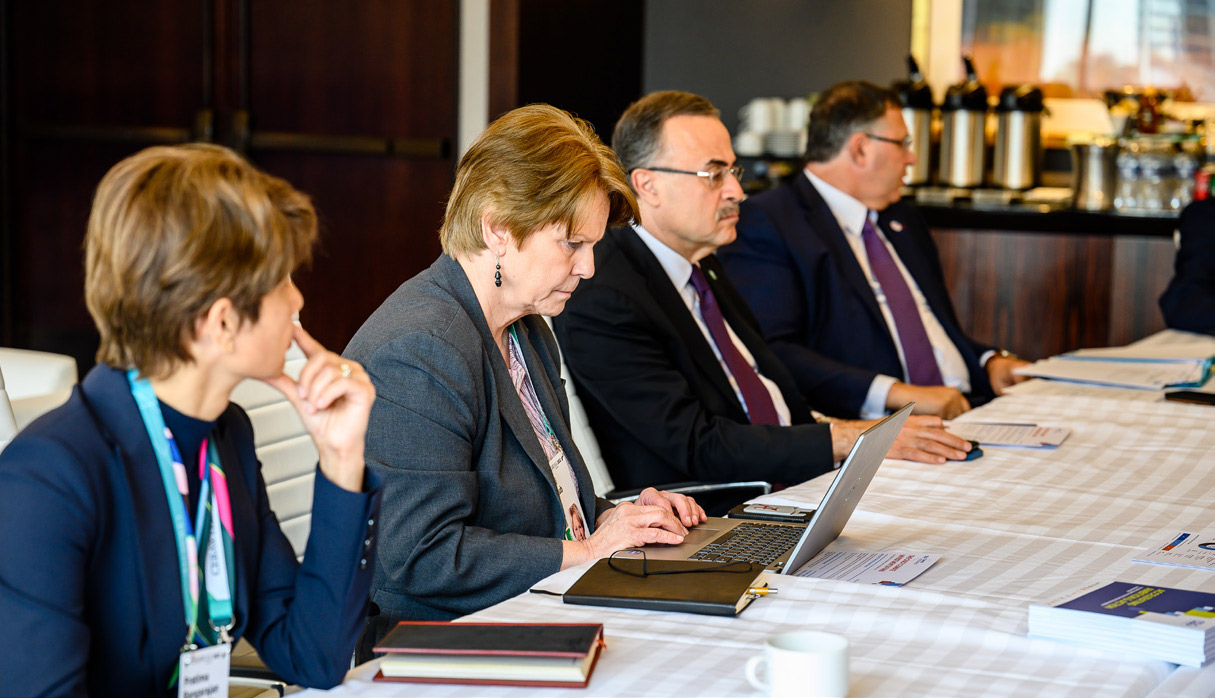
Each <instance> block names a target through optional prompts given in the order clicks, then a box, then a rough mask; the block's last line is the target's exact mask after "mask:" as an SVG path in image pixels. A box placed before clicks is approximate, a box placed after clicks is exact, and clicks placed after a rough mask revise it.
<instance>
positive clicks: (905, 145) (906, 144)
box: [861, 131, 911, 150]
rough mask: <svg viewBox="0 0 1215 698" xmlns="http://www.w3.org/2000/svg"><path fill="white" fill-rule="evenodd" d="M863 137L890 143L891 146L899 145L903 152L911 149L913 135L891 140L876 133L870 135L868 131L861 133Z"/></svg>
mask: <svg viewBox="0 0 1215 698" xmlns="http://www.w3.org/2000/svg"><path fill="white" fill-rule="evenodd" d="M861 135H864V136H867V137H869V138H872V139H874V140H878V141H882V142H883V143H889V144H890V145H897V146H898V147H900V148H902V149H903V150H907V149H909V148H910V147H911V134H907V135H906V136H904V137H903V138H901V139H900V138H890V137H889V136H879V135H877V134H876V133H869V132H868V131H861Z"/></svg>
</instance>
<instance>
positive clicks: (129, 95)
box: [0, 0, 458, 368]
mask: <svg viewBox="0 0 1215 698" xmlns="http://www.w3.org/2000/svg"><path fill="white" fill-rule="evenodd" d="M0 2H3V4H2V5H0V16H2V18H3V24H2V25H0V29H3V33H4V38H5V42H4V45H3V47H2V51H3V56H4V60H3V64H2V65H3V67H4V74H3V76H2V77H3V79H2V80H0V86H2V87H3V100H2V102H0V104H3V115H2V118H0V126H3V128H4V133H3V139H4V143H5V146H6V147H5V149H4V152H3V153H0V158H2V160H3V163H2V167H0V172H3V173H4V180H3V182H2V185H3V192H4V200H5V202H6V211H5V212H4V218H3V223H4V230H3V231H2V235H0V243H2V245H3V249H2V250H0V252H2V253H3V254H4V256H5V267H6V268H8V269H11V270H12V273H11V274H6V276H7V277H8V278H5V279H4V280H3V283H0V293H4V294H5V296H6V298H5V303H4V304H3V307H4V308H8V309H9V310H8V312H6V314H5V315H4V316H3V317H0V320H2V321H3V322H2V326H0V342H2V343H4V344H9V345H13V346H20V347H29V348H35V349H43V350H48V351H57V352H62V353H67V354H71V355H74V356H76V357H77V359H78V361H79V362H80V363H81V366H82V368H86V367H87V366H88V365H90V364H91V363H92V354H93V352H94V350H95V348H96V344H97V337H96V334H95V331H94V329H93V326H92V322H91V320H90V318H89V317H88V314H87V312H86V311H85V308H84V303H83V274H82V265H81V242H82V240H83V236H84V230H85V222H86V219H87V215H88V210H89V204H90V199H91V196H92V192H93V189H94V187H95V186H96V184H97V181H98V180H99V179H100V178H101V176H102V174H104V172H105V171H106V170H107V169H108V168H109V167H110V166H112V165H113V164H114V163H116V162H117V161H118V160H120V159H121V158H123V157H125V156H126V155H129V154H131V153H133V152H135V151H137V150H139V149H141V148H143V147H146V146H147V145H151V144H154V143H171V142H184V141H188V140H210V141H213V142H219V143H223V144H225V145H230V146H233V147H236V148H238V149H240V150H242V151H243V152H245V153H246V154H247V155H248V157H249V158H250V159H251V160H252V161H253V162H254V163H256V164H257V165H259V166H260V167H262V168H263V169H265V170H267V171H269V172H271V173H272V174H275V175H278V176H280V177H283V178H285V179H287V180H288V181H289V182H291V183H292V184H294V185H295V186H296V187H297V188H299V189H301V190H303V191H305V192H307V193H309V194H310V195H311V196H312V197H313V200H314V202H315V204H316V206H317V209H318V211H319V213H320V217H321V241H320V245H319V248H318V250H317V254H316V256H315V261H314V264H313V266H312V268H311V269H310V270H303V271H302V272H301V273H299V274H297V281H298V283H299V286H300V288H301V290H302V291H303V292H304V295H305V298H306V305H305V307H304V310H303V312H302V313H301V317H302V319H303V322H304V324H305V326H306V327H308V328H309V329H310V330H311V331H312V332H313V334H314V335H315V336H317V337H318V338H319V339H320V340H321V341H322V342H324V343H326V344H327V345H328V346H330V348H332V349H335V350H338V351H340V350H341V349H342V348H344V346H345V344H346V342H347V341H348V340H349V338H350V336H351V335H352V334H353V333H354V331H355V330H356V329H357V328H358V327H359V325H360V324H361V323H362V322H363V320H364V319H366V317H367V316H368V315H369V314H370V313H371V311H372V310H374V309H375V308H376V307H377V306H378V305H379V304H380V302H382V301H383V299H384V298H385V297H386V296H387V295H388V294H389V293H391V292H392V290H393V289H395V288H396V287H397V286H398V285H399V284H400V283H401V282H402V281H404V280H405V279H408V278H409V277H411V276H413V275H414V274H416V273H417V272H418V271H420V270H422V269H424V268H425V267H426V266H428V265H429V264H430V263H431V261H433V259H434V258H435V256H436V255H437V254H438V251H439V246H438V238H437V232H438V226H439V222H440V220H441V217H442V212H443V205H444V201H445V199H446V196H447V192H448V190H449V188H450V186H451V176H452V172H453V169H454V160H453V157H452V152H451V151H452V146H453V144H454V141H455V132H456V94H457V85H456V81H457V72H456V63H457V50H458V48H457V47H458V42H457V31H458V21H457V20H458V1H457V0H427V1H426V2H400V1H398V0H359V2H357V3H335V2H329V1H328V0H257V2H250V1H249V0H195V1H193V2H146V1H145V0H104V1H103V0H83V1H79V2H16V1H7V0H0Z"/></svg>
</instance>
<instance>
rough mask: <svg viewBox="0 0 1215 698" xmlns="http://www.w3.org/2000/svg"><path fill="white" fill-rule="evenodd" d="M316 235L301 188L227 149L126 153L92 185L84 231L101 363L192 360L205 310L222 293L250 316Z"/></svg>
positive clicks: (159, 368)
mask: <svg viewBox="0 0 1215 698" xmlns="http://www.w3.org/2000/svg"><path fill="white" fill-rule="evenodd" d="M316 235H317V221H316V212H315V211H314V210H313V208H312V202H311V201H310V200H309V198H308V196H307V195H305V194H302V193H300V192H298V191H296V190H295V189H293V188H292V187H291V185H290V184H288V183H287V182H285V181H283V180H281V179H279V178H277V177H272V176H270V175H268V174H266V173H264V172H262V171H260V170H258V169H257V168H255V167H254V166H252V165H250V164H249V163H248V162H246V161H245V160H244V159H242V158H241V157H240V156H239V155H237V154H236V153H234V152H232V151H231V150H228V149H227V148H222V147H220V146H216V145H207V144H190V145H183V146H172V147H167V146H158V147H153V148H148V149H146V150H142V151H140V152H138V153H136V154H134V155H132V156H131V157H129V158H127V159H125V160H123V161H122V162H120V163H118V164H117V165H115V166H114V167H113V168H112V169H111V170H110V171H109V172H107V173H106V175H105V177H103V178H102V179H101V183H100V184H98V185H97V193H96V195H95V196H94V198H93V209H92V211H91V212H90V214H89V224H88V231H87V233H86V235H85V243H84V247H85V282H84V285H85V302H86V304H87V305H88V309H89V313H90V314H91V315H92V316H93V322H94V323H96V325H97V329H98V331H99V332H100V333H101V346H100V347H99V348H98V350H97V361H98V362H101V363H106V364H109V365H111V366H115V367H119V368H130V367H134V368H137V369H139V371H140V373H142V374H144V375H147V376H150V377H154V378H156V377H164V376H165V375H167V374H168V373H170V372H171V371H172V370H173V369H174V368H175V367H176V366H178V365H179V364H180V363H188V362H190V361H192V360H193V357H192V356H191V355H190V353H189V350H188V349H187V341H188V340H189V339H190V338H191V337H193V336H194V325H195V322H196V321H197V320H198V319H199V318H201V317H202V316H203V315H204V314H205V313H206V312H207V309H208V308H210V307H211V305H212V304H214V303H215V301H217V300H219V299H220V298H228V299H230V300H231V301H232V304H233V305H234V306H235V308H236V311H237V313H238V315H239V317H240V318H241V320H242V321H244V320H249V321H252V322H257V318H258V312H259V310H260V307H261V300H262V298H263V297H265V296H266V295H267V294H269V293H270V292H271V291H272V290H274V288H275V287H276V286H278V285H279V284H280V283H282V282H283V280H284V279H285V278H287V275H288V274H290V273H291V272H292V271H293V270H294V269H295V268H296V267H297V266H299V265H300V264H302V263H305V262H307V261H308V260H309V259H310V257H311V254H312V245H313V243H314V242H315V241H316Z"/></svg>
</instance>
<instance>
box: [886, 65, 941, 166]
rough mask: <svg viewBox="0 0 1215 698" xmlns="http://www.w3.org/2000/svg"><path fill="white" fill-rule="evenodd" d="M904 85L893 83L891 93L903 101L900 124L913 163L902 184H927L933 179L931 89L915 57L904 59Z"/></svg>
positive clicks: (902, 83)
mask: <svg viewBox="0 0 1215 698" xmlns="http://www.w3.org/2000/svg"><path fill="white" fill-rule="evenodd" d="M907 76H908V80H907V82H896V83H895V84H894V91H895V92H896V93H897V94H898V95H899V99H900V100H902V102H903V122H904V123H906V124H907V134H908V135H909V136H911V146H910V148H909V149H910V150H911V152H913V153H915V158H916V160H915V162H914V163H913V164H911V165H908V166H907V173H906V174H905V175H903V183H904V184H908V185H912V186H914V185H918V184H928V180H929V179H930V178H931V177H932V157H933V152H932V110H933V109H934V108H935V107H936V105H935V104H934V103H933V101H932V88H931V87H929V86H928V83H927V82H924V75H923V73H921V72H920V66H919V64H917V63H916V61H915V57H914V56H912V55H910V54H908V56H907Z"/></svg>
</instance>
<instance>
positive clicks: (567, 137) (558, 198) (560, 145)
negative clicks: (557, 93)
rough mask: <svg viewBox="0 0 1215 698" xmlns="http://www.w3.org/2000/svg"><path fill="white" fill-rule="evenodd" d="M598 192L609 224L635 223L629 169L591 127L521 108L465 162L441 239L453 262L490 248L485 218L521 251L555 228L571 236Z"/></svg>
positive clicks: (541, 107) (535, 107) (542, 107)
mask: <svg viewBox="0 0 1215 698" xmlns="http://www.w3.org/2000/svg"><path fill="white" fill-rule="evenodd" d="M600 191H601V192H603V193H604V194H606V195H607V199H608V224H609V225H624V224H625V223H628V222H629V220H631V219H634V218H637V217H638V214H637V200H636V199H635V198H634V197H633V192H632V190H631V189H630V188H629V184H628V179H627V178H626V177H625V175H624V170H622V169H621V168H620V163H619V161H617V159H616V155H615V154H614V153H613V152H612V151H611V149H609V148H608V147H607V146H606V145H604V144H603V143H602V142H601V141H600V140H599V137H598V136H596V135H595V130H594V129H593V128H592V127H591V125H590V124H589V123H587V122H586V121H583V120H582V119H579V118H577V117H575V116H572V115H571V114H569V113H568V112H565V111H563V110H561V109H557V108H556V107H551V106H549V105H547V104H532V105H529V106H526V107H520V108H518V109H515V110H513V111H510V112H507V113H506V114H505V115H503V116H502V117H500V118H498V119H497V120H496V121H494V122H493V123H492V124H490V125H489V128H487V129H485V132H484V133H482V134H481V135H480V137H478V138H477V140H476V142H474V143H473V144H472V147H470V148H469V149H468V152H467V153H465V154H464V157H462V158H460V165H459V167H458V168H457V169H456V183H455V185H454V186H453V187H452V190H451V196H450V197H449V198H448V200H447V211H446V212H445V213H444V215H443V226H442V228H440V229H439V241H440V242H441V243H442V245H443V252H445V253H446V254H448V255H450V256H452V257H455V256H456V255H459V254H471V253H474V252H477V251H478V250H482V249H485V240H484V238H483V237H482V235H481V216H482V215H483V214H484V213H486V212H489V214H490V222H491V224H492V225H494V226H501V227H504V228H506V229H507V230H509V231H510V233H511V236H512V237H514V239H515V242H516V244H518V245H522V244H523V241H524V240H526V239H527V237H528V236H529V235H531V234H532V233H533V232H535V231H536V230H539V229H540V228H543V227H545V226H548V225H551V224H553V223H560V224H562V225H564V226H565V227H566V230H567V232H566V235H567V236H568V235H571V234H572V233H573V231H574V229H575V228H576V227H577V224H578V219H579V218H580V217H581V216H582V215H584V214H585V210H584V209H586V208H587V207H588V206H590V204H591V202H592V201H593V200H594V196H595V193H596V192H600Z"/></svg>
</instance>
